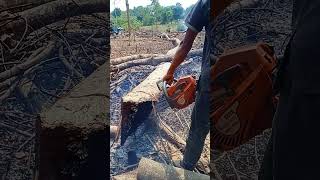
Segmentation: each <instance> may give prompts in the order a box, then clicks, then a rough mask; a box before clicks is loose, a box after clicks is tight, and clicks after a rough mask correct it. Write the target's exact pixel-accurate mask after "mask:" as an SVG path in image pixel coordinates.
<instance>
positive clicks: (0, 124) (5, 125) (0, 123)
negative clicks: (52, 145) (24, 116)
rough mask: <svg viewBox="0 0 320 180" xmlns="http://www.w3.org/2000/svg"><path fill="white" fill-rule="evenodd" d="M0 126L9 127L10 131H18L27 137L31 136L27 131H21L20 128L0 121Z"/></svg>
mask: <svg viewBox="0 0 320 180" xmlns="http://www.w3.org/2000/svg"><path fill="white" fill-rule="evenodd" d="M0 126H2V127H4V128H7V129H10V130H11V131H15V132H17V133H19V134H22V135H25V136H28V137H31V136H32V134H30V133H28V132H25V131H21V130H19V129H17V128H15V127H12V126H9V125H7V124H4V123H2V122H0Z"/></svg>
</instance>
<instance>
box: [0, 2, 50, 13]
mask: <svg viewBox="0 0 320 180" xmlns="http://www.w3.org/2000/svg"><path fill="white" fill-rule="evenodd" d="M51 1H54V0H15V1H13V0H0V12H1V11H2V12H3V11H11V12H12V11H13V12H19V10H20V11H21V10H26V9H30V8H33V7H36V6H39V5H41V4H45V3H48V2H51ZM16 9H17V10H16Z"/></svg>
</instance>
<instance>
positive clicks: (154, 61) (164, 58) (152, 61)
mask: <svg viewBox="0 0 320 180" xmlns="http://www.w3.org/2000/svg"><path fill="white" fill-rule="evenodd" d="M194 56H202V49H196V50H192V51H190V52H189V54H188V56H187V57H186V58H191V57H194ZM172 58H173V56H170V55H159V56H156V57H151V58H145V59H137V60H133V61H129V62H124V63H121V64H118V65H115V66H111V71H113V72H115V71H122V70H124V69H127V68H131V67H133V66H141V65H152V66H157V65H159V64H160V63H162V62H170V61H171V60H172Z"/></svg>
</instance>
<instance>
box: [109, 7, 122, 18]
mask: <svg viewBox="0 0 320 180" xmlns="http://www.w3.org/2000/svg"><path fill="white" fill-rule="evenodd" d="M111 15H112V16H113V17H115V18H117V17H120V16H121V9H120V8H115V9H114V10H113V11H112V12H111Z"/></svg>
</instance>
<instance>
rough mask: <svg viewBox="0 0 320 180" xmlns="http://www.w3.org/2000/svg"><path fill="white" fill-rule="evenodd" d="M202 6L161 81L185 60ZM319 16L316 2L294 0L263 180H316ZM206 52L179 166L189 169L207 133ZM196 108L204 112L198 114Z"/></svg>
mask: <svg viewBox="0 0 320 180" xmlns="http://www.w3.org/2000/svg"><path fill="white" fill-rule="evenodd" d="M215 2H217V1H215ZM199 4H200V5H199ZM201 4H204V2H203V1H199V2H198V3H197V5H196V7H195V8H194V10H193V11H192V12H191V14H190V15H189V18H187V24H188V26H189V29H188V31H187V34H186V37H185V40H184V41H183V43H182V44H181V47H180V49H179V51H178V52H177V54H176V56H175V57H174V59H173V63H172V66H171V68H170V69H169V71H168V73H167V75H166V76H165V77H164V80H167V81H169V82H170V81H172V78H173V72H174V70H175V69H176V67H177V66H178V65H179V64H180V63H181V62H182V61H183V59H184V58H185V54H187V53H186V52H187V51H188V50H189V47H191V46H190V44H192V42H193V39H194V37H195V36H196V35H195V34H196V31H194V28H193V27H194V26H192V25H193V23H194V22H193V21H190V19H193V18H192V17H194V16H195V15H196V14H198V13H197V12H198V11H197V9H201V8H199V7H201ZM213 6H214V7H215V8H216V7H217V6H215V5H213ZM197 7H198V8H197ZM202 12H204V11H203V10H202ZM200 14H201V13H200ZM319 14H320V1H319V0H308V1H302V0H293V15H292V25H293V35H292V38H291V41H290V43H289V44H288V47H287V49H286V53H285V56H284V59H283V60H282V61H281V64H280V69H279V73H278V78H277V81H276V83H275V85H276V86H275V87H279V91H280V101H279V104H278V109H277V112H276V115H275V117H274V122H273V128H272V137H271V138H270V142H269V144H268V147H267V149H266V153H265V157H264V161H263V164H262V167H261V171H260V173H259V179H261V180H272V179H273V180H286V179H290V180H292V179H318V178H319V177H320V175H319V172H318V170H319V169H320V165H319V162H320V154H319V152H320V147H319V146H318V144H317V142H318V137H319V133H318V132H319V127H320V115H319V114H320V113H319V112H318V111H319V110H318V108H319V107H320V57H319V52H320V46H319V42H320V35H319V33H320V23H319V17H320V15H319ZM195 17H196V16H195ZM201 21H203V19H202V20H201ZM201 21H200V22H201ZM195 24H197V23H195ZM190 25H191V26H190ZM202 25H203V24H202ZM206 29H207V28H206ZM197 30H199V29H197ZM188 33H189V34H188ZM184 43H186V44H184ZM205 44H207V40H206V43H205ZM207 54H208V52H207V47H206V46H205V49H204V58H203V60H204V62H203V66H202V68H203V69H202V73H201V75H202V76H203V75H204V77H205V78H203V77H202V79H201V80H200V87H199V89H200V90H199V92H198V94H197V100H196V103H195V108H194V110H193V115H192V124H191V129H190V134H189V137H188V141H187V147H186V153H185V155H184V159H183V161H182V166H185V167H188V168H189V169H192V168H193V166H194V164H195V162H196V161H197V160H198V157H199V156H200V155H199V154H201V151H202V145H203V139H204V137H205V135H204V134H206V133H207V132H208V125H207V124H206V122H207V121H208V118H206V117H204V116H206V114H207V109H206V107H205V106H206V105H205V104H206V103H208V102H207V101H206V100H205V99H206V97H208V96H209V95H208V94H207V93H206V90H207V89H206V88H204V89H202V88H203V87H206V85H205V84H206V83H207V84H209V83H208V82H209V80H208V78H209V77H207V76H205V75H206V73H205V72H206V69H208V66H207V65H208V62H207V61H208V59H209V58H205V56H206V55H207ZM203 70H204V71H203ZM203 102H205V103H203ZM199 107H201V108H202V107H203V108H204V109H206V110H204V109H201V110H199ZM203 112H205V113H203ZM202 113H203V114H202ZM199 114H202V116H201V115H199ZM197 138H198V139H197ZM195 139H196V141H194V140H195ZM199 147H200V148H199ZM199 151H200V153H199ZM192 154H194V155H192Z"/></svg>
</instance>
